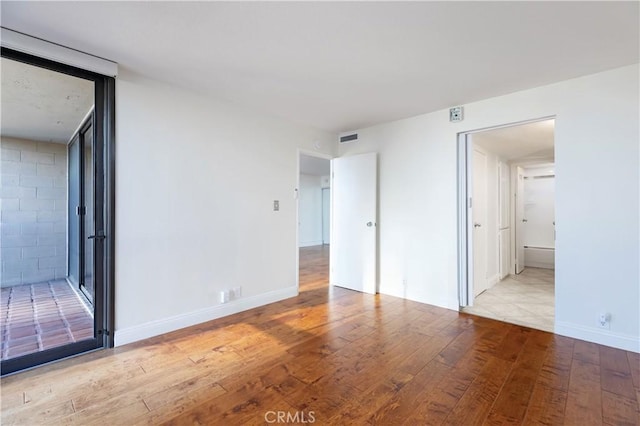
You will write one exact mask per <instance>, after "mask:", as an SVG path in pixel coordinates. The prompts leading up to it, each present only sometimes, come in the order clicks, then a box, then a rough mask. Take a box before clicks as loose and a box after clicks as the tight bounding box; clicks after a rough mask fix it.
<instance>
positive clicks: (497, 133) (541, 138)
mask: <svg viewBox="0 0 640 426" xmlns="http://www.w3.org/2000/svg"><path fill="white" fill-rule="evenodd" d="M554 125H555V120H544V121H537V122H534V123H528V124H521V125H518V126H509V127H503V128H500V129H494V130H487V131H485V132H479V133H474V134H473V135H472V141H473V143H474V144H475V145H478V146H479V147H481V148H483V149H485V150H486V151H489V152H492V153H494V154H497V155H498V156H499V157H502V158H503V159H505V160H507V161H511V162H525V161H526V162H529V161H545V162H548V161H550V162H553V161H554V158H555V155H554V148H553V144H554V128H555V127H554Z"/></svg>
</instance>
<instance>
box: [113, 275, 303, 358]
mask: <svg viewBox="0 0 640 426" xmlns="http://www.w3.org/2000/svg"><path fill="white" fill-rule="evenodd" d="M297 295H298V287H287V288H284V289H280V290H274V291H270V292H268V293H264V294H259V295H256V296H251V297H246V298H241V299H238V300H234V301H231V302H229V303H225V304H223V305H216V306H211V307H209V308H204V309H200V310H197V311H193V312H189V313H186V314H180V315H176V316H173V317H169V318H163V319H159V320H155V321H149V322H147V323H144V324H140V325H134V326H133V327H127V328H124V329H120V330H116V331H115V335H114V339H115V346H122V345H126V344H127V343H132V342H136V341H138V340H142V339H147V338H149V337H153V336H158V335H160V334H164V333H169V332H171V331H175V330H179V329H181V328H185V327H190V326H192V325H196V324H201V323H203V322H207V321H211V320H214V319H217V318H222V317H225V316H228V315H233V314H237V313H238V312H242V311H246V310H249V309H253V308H257V307H259V306H263V305H267V304H269V303H274V302H278V301H280V300H284V299H288V298H290V297H296V296H297Z"/></svg>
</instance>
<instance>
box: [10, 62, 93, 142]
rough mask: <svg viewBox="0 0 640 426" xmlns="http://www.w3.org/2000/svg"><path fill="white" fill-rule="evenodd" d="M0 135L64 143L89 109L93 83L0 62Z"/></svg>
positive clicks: (40, 69)
mask: <svg viewBox="0 0 640 426" xmlns="http://www.w3.org/2000/svg"><path fill="white" fill-rule="evenodd" d="M0 80H1V81H2V86H1V87H2V91H1V92H0V94H1V95H0V108H1V111H2V115H1V116H0V118H1V120H0V134H1V135H2V136H10V137H15V138H21V139H31V140H37V141H44V142H56V143H67V142H68V141H69V139H70V138H71V136H73V132H74V131H75V130H76V129H77V127H78V126H79V125H80V122H81V121H82V119H83V118H84V117H85V116H86V115H87V113H88V112H89V110H90V109H91V107H92V106H93V82H92V81H88V80H83V79H80V78H76V77H72V76H69V75H66V74H61V73H58V72H55V71H49V70H46V69H44V68H38V67H34V66H31V65H26V64H23V63H21V62H16V61H12V60H9V59H6V58H2V59H1V60H0Z"/></svg>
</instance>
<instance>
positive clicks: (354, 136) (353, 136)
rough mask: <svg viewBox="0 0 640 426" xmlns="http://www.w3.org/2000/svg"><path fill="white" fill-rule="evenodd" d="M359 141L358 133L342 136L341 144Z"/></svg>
mask: <svg viewBox="0 0 640 426" xmlns="http://www.w3.org/2000/svg"><path fill="white" fill-rule="evenodd" d="M357 140H358V134H357V133H353V134H351V135H344V136H340V143H345V142H351V141H357Z"/></svg>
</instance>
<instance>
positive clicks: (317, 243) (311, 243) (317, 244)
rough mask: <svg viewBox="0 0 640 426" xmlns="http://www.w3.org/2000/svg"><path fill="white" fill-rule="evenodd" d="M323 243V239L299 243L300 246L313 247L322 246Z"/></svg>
mask: <svg viewBox="0 0 640 426" xmlns="http://www.w3.org/2000/svg"><path fill="white" fill-rule="evenodd" d="M321 245H322V240H315V241H300V244H298V247H312V246H321Z"/></svg>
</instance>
